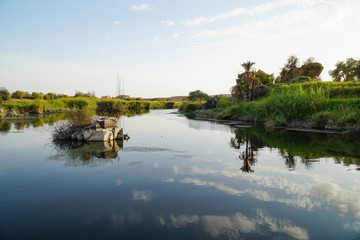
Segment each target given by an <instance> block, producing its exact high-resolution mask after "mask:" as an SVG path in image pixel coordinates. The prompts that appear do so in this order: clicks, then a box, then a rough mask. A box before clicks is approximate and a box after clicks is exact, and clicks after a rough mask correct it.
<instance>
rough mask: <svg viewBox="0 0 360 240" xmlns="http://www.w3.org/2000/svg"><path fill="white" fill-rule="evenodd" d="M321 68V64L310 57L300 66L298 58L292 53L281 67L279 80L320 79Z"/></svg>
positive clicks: (284, 81) (285, 81)
mask: <svg viewBox="0 0 360 240" xmlns="http://www.w3.org/2000/svg"><path fill="white" fill-rule="evenodd" d="M323 69H324V67H323V65H322V64H321V63H318V62H315V60H314V58H312V57H309V58H308V59H307V60H306V61H305V62H304V63H303V64H302V65H301V66H299V59H298V58H297V57H296V56H294V55H292V56H290V57H289V58H288V60H287V63H286V64H285V66H284V67H283V68H282V69H281V72H280V82H283V83H292V82H299V80H300V82H301V81H305V82H306V81H312V80H320V74H321V72H322V70H323ZM293 80H294V81H293Z"/></svg>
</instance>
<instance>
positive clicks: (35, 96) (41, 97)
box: [31, 92, 43, 99]
mask: <svg viewBox="0 0 360 240" xmlns="http://www.w3.org/2000/svg"><path fill="white" fill-rule="evenodd" d="M31 98H32V99H43V96H42V95H41V94H40V93H37V92H32V93H31Z"/></svg>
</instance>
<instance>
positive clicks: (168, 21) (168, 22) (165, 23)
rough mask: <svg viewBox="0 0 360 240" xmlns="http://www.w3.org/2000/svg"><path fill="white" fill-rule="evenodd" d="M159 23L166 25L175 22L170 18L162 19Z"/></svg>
mask: <svg viewBox="0 0 360 240" xmlns="http://www.w3.org/2000/svg"><path fill="white" fill-rule="evenodd" d="M161 23H162V24H164V25H167V26H172V25H174V24H175V22H174V21H170V20H162V21H161Z"/></svg>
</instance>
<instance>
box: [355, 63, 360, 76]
mask: <svg viewBox="0 0 360 240" xmlns="http://www.w3.org/2000/svg"><path fill="white" fill-rule="evenodd" d="M355 76H356V78H357V80H360V59H359V60H358V61H357V65H356V67H355Z"/></svg>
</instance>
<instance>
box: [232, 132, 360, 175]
mask: <svg viewBox="0 0 360 240" xmlns="http://www.w3.org/2000/svg"><path fill="white" fill-rule="evenodd" d="M230 146H232V147H233V148H235V149H239V150H240V151H241V152H240V156H239V158H240V159H241V160H242V161H243V162H244V163H243V166H242V167H241V170H242V171H243V172H253V169H252V166H254V165H255V163H256V161H257V155H258V150H259V149H260V148H264V147H268V148H270V149H274V150H277V151H278V153H279V155H280V156H281V157H282V158H283V159H284V163H285V165H286V166H287V167H288V169H289V170H295V168H296V165H297V164H298V163H301V164H303V165H304V166H305V167H306V168H308V169H310V168H311V167H312V165H313V163H315V162H318V161H319V160H318V159H320V158H330V157H331V158H333V159H334V162H335V163H336V164H343V165H345V166H350V165H356V166H360V148H359V147H358V146H360V138H353V137H350V136H344V135H337V134H325V133H315V132H300V131H284V130H267V129H265V128H262V127H253V128H245V129H244V128H241V129H236V130H235V137H233V138H231V139H230ZM357 169H358V170H359V168H357Z"/></svg>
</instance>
